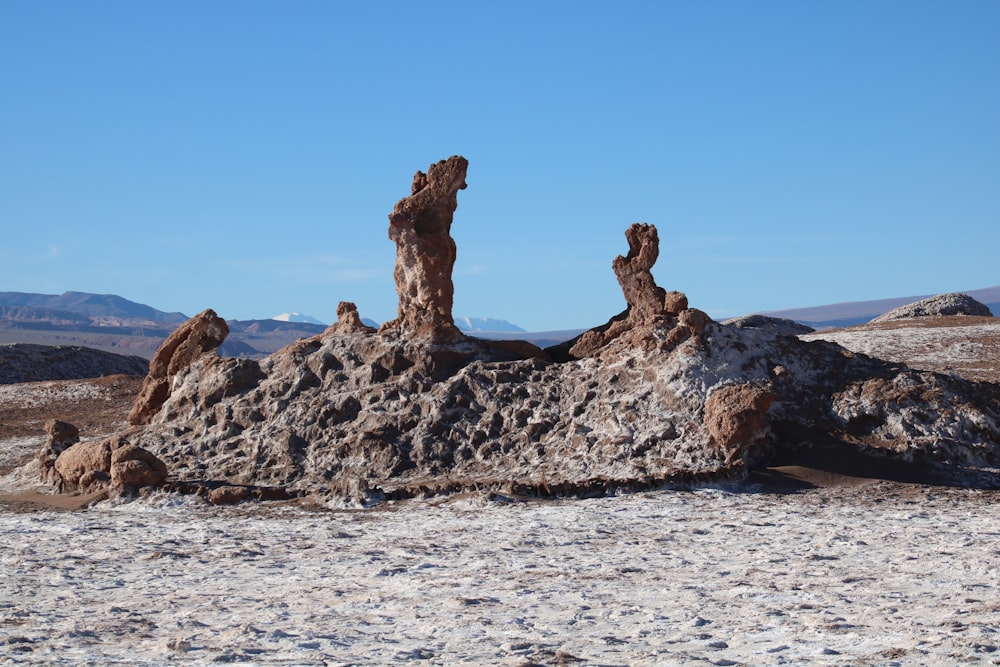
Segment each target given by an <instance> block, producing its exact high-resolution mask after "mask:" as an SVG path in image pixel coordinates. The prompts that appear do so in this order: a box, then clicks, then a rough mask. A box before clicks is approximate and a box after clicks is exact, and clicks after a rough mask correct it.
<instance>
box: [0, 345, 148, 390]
mask: <svg viewBox="0 0 1000 667" xmlns="http://www.w3.org/2000/svg"><path fill="white" fill-rule="evenodd" d="M148 371H149V362H148V361H146V360H145V359H143V358H142V357H137V356H131V355H130V356H125V355H121V354H113V353H111V352H103V351H101V350H94V349H91V348H88V347H81V346H79V345H57V346H49V345H34V344H31V343H15V344H10V345H0V384H17V383H20V382H43V381H47V380H76V379H81V378H94V377H99V376H101V375H145V374H146V373H147V372H148Z"/></svg>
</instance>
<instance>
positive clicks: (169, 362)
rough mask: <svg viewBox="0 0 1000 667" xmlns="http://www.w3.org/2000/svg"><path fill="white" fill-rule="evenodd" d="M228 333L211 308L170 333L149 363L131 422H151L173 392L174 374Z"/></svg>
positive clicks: (226, 326)
mask: <svg viewBox="0 0 1000 667" xmlns="http://www.w3.org/2000/svg"><path fill="white" fill-rule="evenodd" d="M227 335H229V326H228V325H226V321H225V320H223V319H222V318H221V317H219V316H218V315H216V314H215V311H214V310H212V309H211V308H209V309H208V310H205V311H203V312H201V313H199V314H198V315H195V316H194V317H192V318H191V319H189V320H188V321H187V322H185V323H184V324H182V325H181V326H180V327H178V328H177V330H175V331H174V332H173V333H172V334H170V336H168V337H167V339H166V340H165V341H163V344H162V345H160V348H159V349H158V350H157V351H156V354H155V355H154V356H153V360H152V361H151V362H150V364H149V373H148V374H147V375H146V379H145V381H144V382H143V385H142V390H141V391H140V393H139V397H138V398H137V399H136V402H135V406H134V407H133V408H132V411H131V412H130V413H129V416H128V421H129V423H130V424H134V425H141V424H147V423H149V419H150V417H152V416H153V415H154V414H156V412H157V411H158V410H159V409H160V407H161V406H162V405H163V402H164V401H166V400H167V397H168V396H169V395H170V382H171V380H172V379H173V377H174V375H176V374H177V372H178V371H179V370H181V369H183V368H187V367H188V366H190V365H191V363H193V362H194V361H195V360H196V359H198V358H199V357H200V356H202V355H203V354H205V353H207V352H211V351H212V350H215V349H216V348H217V347H219V345H221V344H222V341H224V340H225V339H226V336H227Z"/></svg>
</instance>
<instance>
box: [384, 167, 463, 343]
mask: <svg viewBox="0 0 1000 667" xmlns="http://www.w3.org/2000/svg"><path fill="white" fill-rule="evenodd" d="M468 166H469V163H468V161H467V160H466V159H465V158H464V157H461V156H458V155H454V156H452V157H450V158H448V159H447V160H442V161H440V162H438V163H437V164H432V165H431V166H430V168H429V169H428V170H427V173H426V174H425V173H423V172H422V171H418V172H417V173H416V175H415V176H414V177H413V186H412V193H411V194H410V196H409V197H404V198H403V199H400V200H399V202H398V203H397V204H396V206H395V208H394V209H393V211H392V213H390V214H389V238H390V239H391V240H393V241H394V242H395V243H396V269H395V271H394V274H393V275H394V276H395V279H396V291H397V292H398V293H399V316H398V317H397V318H396V319H395V320H392V321H391V322H386V323H385V324H383V325H382V326H381V328H380V330H381V331H383V332H388V331H397V332H398V333H399V334H400V335H403V336H406V337H408V338H412V339H423V340H432V341H449V340H458V339H460V338H462V333H461V332H460V331H459V330H458V328H457V327H456V326H455V321H454V319H453V316H452V312H451V308H452V303H453V300H454V295H455V288H454V285H453V284H452V279H451V272H452V268H453V267H454V266H455V258H456V249H455V241H454V239H452V237H451V222H452V216H453V215H454V214H455V209H456V208H457V207H458V191H459V190H464V189H465V187H466V184H465V173H466V170H467V169H468Z"/></svg>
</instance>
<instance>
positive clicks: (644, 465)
mask: <svg viewBox="0 0 1000 667" xmlns="http://www.w3.org/2000/svg"><path fill="white" fill-rule="evenodd" d="M465 171H466V162H465V160H464V159H462V158H451V159H449V160H446V161H444V162H440V163H438V164H436V165H433V166H431V168H430V170H429V172H428V174H427V175H423V174H421V173H419V172H418V174H417V176H416V178H415V179H414V184H413V194H412V195H411V196H410V197H407V198H405V199H403V200H401V201H400V203H399V204H397V206H396V209H395V210H394V211H393V214H392V215H391V216H390V237H391V238H392V239H393V240H394V241H395V242H396V248H397V264H396V272H395V276H396V281H397V290H398V292H399V318H398V319H396V320H395V321H393V322H390V323H388V324H386V325H383V327H381V328H380V329H379V331H378V332H375V331H373V330H371V329H370V328H368V327H364V326H363V325H360V322H359V321H358V320H357V313H356V309H355V308H353V306H352V305H351V304H349V303H342V304H341V306H340V307H339V308H338V322H337V323H336V324H335V325H332V326H331V327H329V328H328V329H327V330H326V331H325V332H324V333H323V334H321V335H319V336H316V337H313V338H307V339H302V340H300V341H298V342H297V343H294V344H292V345H290V346H288V347H286V348H284V349H282V350H279V351H278V352H276V353H274V354H273V355H271V356H270V357H268V358H266V359H263V360H260V361H254V360H249V359H226V358H220V357H218V356H217V355H211V354H203V352H204V350H205V349H208V347H207V346H205V345H195V346H193V347H191V348H190V349H191V350H192V351H191V352H190V353H186V354H184V355H181V356H179V357H178V358H179V359H180V360H181V361H179V362H178V363H176V364H175V363H174V361H173V357H174V353H173V352H171V353H169V354H167V353H165V355H164V356H165V357H169V359H170V361H169V362H167V361H165V360H164V359H160V360H159V361H154V365H155V366H156V369H157V372H158V375H156V376H153V373H152V371H151V374H150V375H151V377H154V378H155V379H157V380H159V379H163V378H167V377H169V376H172V380H170V382H169V387H170V391H169V392H168V393H167V394H166V395H165V396H164V397H163V400H162V402H161V404H159V407H158V409H156V405H157V404H155V403H152V402H143V403H142V404H141V405H140V404H139V403H138V402H137V406H136V411H135V412H136V413H137V414H139V415H141V416H142V419H139V420H136V421H135V422H134V423H138V424H139V426H137V427H135V428H133V429H131V430H129V431H128V432H126V433H125V434H122V436H121V441H122V442H127V443H128V444H130V445H134V446H136V447H141V448H143V449H145V450H147V451H149V452H151V453H154V454H155V455H156V456H157V457H158V458H159V459H160V460H162V461H164V462H165V463H166V465H167V466H168V467H169V469H170V470H171V473H172V475H174V477H175V478H176V479H182V480H202V482H201V483H203V484H204V485H205V488H212V489H225V490H219V491H217V492H215V498H214V502H237V501H239V500H241V499H244V498H249V497H265V495H267V496H269V497H275V496H274V495H273V494H274V493H277V492H276V491H274V490H276V489H277V490H280V492H282V493H286V494H294V493H311V494H316V495H319V496H323V495H328V496H347V497H351V498H356V499H358V500H371V499H375V498H379V497H407V496H413V495H420V494H426V493H441V492H448V491H457V490H462V489H500V490H505V491H509V492H510V491H512V492H538V493H546V494H592V493H605V492H607V491H608V490H609V489H615V488H640V487H649V486H656V485H662V484H664V483H669V482H690V481H692V480H719V479H741V478H743V477H744V476H745V475H746V473H747V468H748V465H749V464H752V463H754V462H755V461H760V460H763V459H765V458H766V457H768V456H772V457H775V456H776V457H780V456H782V455H784V454H785V453H787V452H789V451H792V450H795V451H800V450H803V449H810V448H823V449H829V450H832V451H834V452H848V451H849V452H852V453H857V452H861V453H863V454H865V455H871V456H878V457H881V458H885V459H887V460H891V461H904V460H905V461H911V462H912V461H917V462H921V463H922V464H925V465H926V466H927V467H928V469H930V470H932V471H933V474H935V475H939V476H940V477H941V479H945V480H951V481H958V482H961V481H963V480H969V479H972V478H973V477H975V479H977V480H978V482H977V483H981V484H986V485H993V486H1000V478H998V476H997V475H996V473H995V471H993V472H990V470H991V469H994V468H997V467H1000V387H998V386H996V385H991V384H989V383H973V382H968V381H965V380H962V379H960V378H957V377H952V376H946V375H937V374H934V373H925V372H920V371H915V370H913V369H910V368H907V367H906V366H904V365H902V364H894V363H890V362H886V361H882V360H878V359H873V358H869V357H865V356H863V355H855V354H852V353H850V352H848V351H847V350H845V349H844V348H841V347H839V346H838V345H835V344H831V343H826V342H803V341H801V340H799V339H798V338H796V337H795V336H794V335H789V331H788V330H787V327H784V326H780V327H779V326H725V325H721V324H719V323H717V322H714V321H713V320H711V319H710V318H709V317H708V316H707V315H706V314H705V313H703V312H702V311H700V310H697V309H693V308H689V307H688V304H687V299H686V298H685V297H684V296H683V295H682V294H680V293H679V292H667V291H665V290H663V289H661V288H660V287H658V286H657V285H656V283H655V281H654V280H653V278H652V274H651V272H650V271H651V268H652V266H653V263H654V262H655V260H656V258H657V255H658V252H659V238H658V235H657V231H656V229H655V227H653V226H651V225H633V226H632V227H630V228H629V230H628V231H627V232H626V238H627V240H628V244H629V251H628V253H627V255H626V256H623V257H619V258H617V259H616V260H615V261H614V268H615V272H616V275H617V276H618V280H619V283H620V284H621V286H622V291H623V293H624V294H625V297H626V301H627V303H628V309H627V310H626V311H625V312H624V313H622V314H620V315H619V316H617V317H615V318H612V320H611V321H609V322H608V323H607V324H606V325H604V326H601V327H598V328H596V329H593V330H591V331H589V332H587V333H585V334H584V335H583V336H581V337H580V338H579V339H578V340H576V341H572V342H570V343H569V344H568V345H565V346H560V347H557V348H550V349H549V350H546V351H544V352H543V351H541V350H538V349H537V348H534V347H533V346H530V345H527V344H523V343H511V342H507V343H504V342H493V341H482V340H479V339H476V338H472V337H465V336H462V335H461V334H459V333H457V329H455V327H454V324H453V321H452V315H451V300H452V283H451V269H452V263H453V261H454V257H455V250H454V243H453V241H452V240H451V237H450V234H449V227H450V224H451V215H452V213H453V211H454V210H455V202H456V199H455V193H456V192H457V191H458V190H459V189H462V188H463V187H464V186H465ZM203 315H204V314H203ZM199 317H201V316H199ZM206 326H207V325H206V324H196V323H189V324H187V325H185V326H184V327H182V330H186V331H191V330H192V329H194V330H200V329H204V328H205V327H206ZM187 336H190V334H185V335H182V336H181V337H182V339H184V340H186V339H187ZM212 340H213V341H214V340H215V339H214V338H213V339H212ZM213 344H215V345H217V343H213ZM142 400H143V401H146V398H145V397H143V399H142ZM112 442H114V441H112ZM81 444H84V443H81ZM80 446H81V445H75V446H74V447H73V448H70V449H69V450H67V451H66V452H64V453H63V455H62V456H60V459H58V460H57V462H56V467H57V468H60V462H61V461H62V458H63V457H66V456H67V455H68V454H70V452H73V450H74V449H76V448H77V447H80ZM90 449H92V450H93V451H90V450H88V449H81V450H80V456H79V458H81V459H82V458H84V456H85V454H86V458H87V459H88V460H90V459H100V462H101V465H102V466H103V465H104V462H105V461H107V468H106V469H107V471H108V472H107V473H103V474H106V475H107V477H108V481H109V482H110V481H111V476H112V472H111V468H110V466H111V465H112V459H111V453H110V452H111V451H112V450H113V449H114V448H113V447H112V444H111V443H109V444H108V445H107V447H106V448H103V449H102V448H100V447H99V446H98V445H93V446H91V447H90ZM71 461H72V460H71V458H69V457H67V459H66V461H65V462H62V463H63V464H64V465H62V467H64V468H66V469H67V471H69V469H70V468H72V471H73V472H72V475H70V477H72V478H78V479H82V475H83V474H84V473H83V472H80V473H77V472H76V471H77V470H81V471H82V470H85V469H88V470H89V469H93V468H94V466H93V465H92V464H88V465H89V468H88V467H87V466H83V465H79V464H75V463H74V464H73V465H72V466H71V465H70V464H71ZM104 469H105V468H102V470H104ZM67 474H69V472H67ZM95 474H96V473H95ZM265 488H266V489H268V491H267V494H265V493H264V492H263V491H261V489H265Z"/></svg>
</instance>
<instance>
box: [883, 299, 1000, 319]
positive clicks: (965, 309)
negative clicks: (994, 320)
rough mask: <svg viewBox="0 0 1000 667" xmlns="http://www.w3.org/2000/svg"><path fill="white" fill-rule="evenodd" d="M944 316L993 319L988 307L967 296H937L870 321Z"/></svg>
mask: <svg viewBox="0 0 1000 667" xmlns="http://www.w3.org/2000/svg"><path fill="white" fill-rule="evenodd" d="M945 315H970V316H976V317H993V313H991V312H990V309H989V307H988V306H987V305H986V304H984V303H980V302H979V301H976V300H975V299H973V298H972V297H971V296H969V295H967V294H957V293H952V294H938V295H937V296H932V297H930V298H927V299H922V300H921V301H916V302H914V303H910V304H907V305H905V306H900V307H899V308H893V309H892V310H890V311H889V312H888V313H886V314H884V315H879V316H878V317H876V318H875V319H873V320H872V321H871V323H872V324H875V323H878V322H891V321H892V320H905V319H909V318H911V317H940V316H945Z"/></svg>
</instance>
